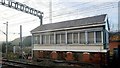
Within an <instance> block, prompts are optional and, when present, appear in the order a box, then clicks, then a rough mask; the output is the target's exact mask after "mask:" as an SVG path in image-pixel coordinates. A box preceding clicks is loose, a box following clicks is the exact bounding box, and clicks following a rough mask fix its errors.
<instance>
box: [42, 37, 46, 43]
mask: <svg viewBox="0 0 120 68" xmlns="http://www.w3.org/2000/svg"><path fill="white" fill-rule="evenodd" d="M42 44H45V35H42Z"/></svg>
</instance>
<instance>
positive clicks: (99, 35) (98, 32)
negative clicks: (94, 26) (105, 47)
mask: <svg viewBox="0 0 120 68" xmlns="http://www.w3.org/2000/svg"><path fill="white" fill-rule="evenodd" d="M101 42H102V37H101V31H97V32H96V43H101Z"/></svg>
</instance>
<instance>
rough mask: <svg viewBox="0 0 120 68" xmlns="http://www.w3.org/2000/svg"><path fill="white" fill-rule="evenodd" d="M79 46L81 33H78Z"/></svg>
mask: <svg viewBox="0 0 120 68" xmlns="http://www.w3.org/2000/svg"><path fill="white" fill-rule="evenodd" d="M78 44H80V32H78Z"/></svg>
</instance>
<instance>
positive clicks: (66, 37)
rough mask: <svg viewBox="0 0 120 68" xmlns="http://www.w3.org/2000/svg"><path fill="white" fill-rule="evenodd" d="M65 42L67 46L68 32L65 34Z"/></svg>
mask: <svg viewBox="0 0 120 68" xmlns="http://www.w3.org/2000/svg"><path fill="white" fill-rule="evenodd" d="M65 40H66V41H65V42H66V44H67V31H66V32H65Z"/></svg>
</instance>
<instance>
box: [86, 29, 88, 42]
mask: <svg viewBox="0 0 120 68" xmlns="http://www.w3.org/2000/svg"><path fill="white" fill-rule="evenodd" d="M85 42H86V44H88V32H87V31H85Z"/></svg>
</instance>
